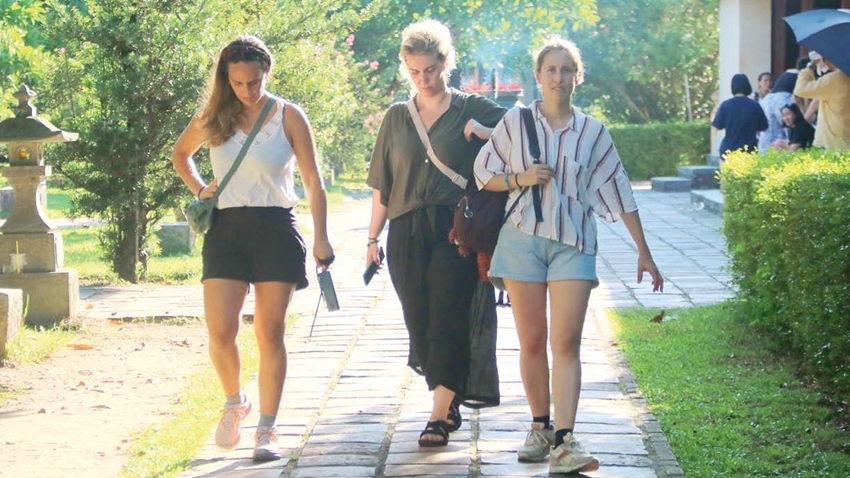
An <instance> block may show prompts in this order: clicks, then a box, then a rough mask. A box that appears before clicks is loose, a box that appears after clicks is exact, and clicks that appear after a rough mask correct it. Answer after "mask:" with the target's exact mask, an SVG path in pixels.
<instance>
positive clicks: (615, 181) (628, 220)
mask: <svg viewBox="0 0 850 478" xmlns="http://www.w3.org/2000/svg"><path fill="white" fill-rule="evenodd" d="M583 75H584V62H583V61H582V59H581V53H580V52H579V49H578V47H576V45H575V44H574V43H572V42H570V41H568V40H563V39H560V38H554V39H551V40H549V41H548V42H547V43H546V44H545V45H544V46H543V48H542V49H541V50H540V51H539V53H538V54H537V55H536V67H535V69H534V77H535V79H536V80H537V83H538V84H539V85H540V91H541V93H542V95H543V99H542V100H538V101H535V102H534V103H532V104H531V105H530V109H531V111H532V115H533V123H534V127H535V128H536V131H537V137H538V138H539V140H540V143H541V146H540V148H539V149H540V152H541V154H540V163H535V162H534V160H533V158H532V155H531V152H530V150H529V148H528V144H529V143H528V141H527V140H526V137H527V135H526V130H525V127H524V123H523V120H522V117H521V110H520V109H519V108H513V109H511V110H509V111H508V113H507V114H506V115H505V118H504V120H502V121H501V122H500V123H499V124H498V126H496V129H495V130H494V131H493V134H492V136H491V137H490V140H489V141H488V142H487V144H486V145H485V146H484V147H483V148H482V149H481V151H480V152H479V154H478V157H477V158H476V161H475V178H476V180H477V181H478V185H479V187H481V188H483V189H486V190H489V191H505V190H510V191H511V196H512V198H516V197H517V195H518V194H520V192H521V191H522V188H524V187H529V186H534V185H538V186H539V187H540V191H541V195H540V196H541V203H542V204H541V205H542V207H541V210H542V218H541V219H542V222H540V221H538V219H537V217H536V215H535V212H534V208H533V207H532V206H533V198H532V196H531V195H529V194H525V195H523V196H522V197H520V199H519V204H518V206H517V207H516V209H514V210H513V211H512V212H511V214H510V215H509V217H508V219H507V221H506V222H505V224H504V226H502V229H501V231H500V233H499V241H498V243H497V245H496V251H495V253H494V255H493V260H492V264H491V266H490V273H489V274H490V280H491V281H492V282H493V283H494V284H495V285H496V286H497V287H499V288H506V289H507V291H508V294H509V295H510V298H511V309H512V311H513V314H514V319H515V321H516V328H517V334H518V335H519V343H520V375H521V377H522V382H523V385H524V387H525V393H526V397H527V400H528V404H529V408H530V409H531V415H532V424H531V430H530V431H529V433H528V436H527V438H526V440H525V443H524V444H523V445H522V447H521V448H520V449H519V450H518V451H517V458H518V459H519V460H520V461H540V460H544V459H546V457H547V455H548V456H549V472H550V473H571V472H577V471H581V472H584V471H593V470H595V469H597V468H598V467H599V460H597V459H596V458H595V457H594V456H593V455H591V454H590V453H588V452H587V451H585V450H584V448H582V446H581V445H580V444H579V442H578V440H576V438H575V437H574V436H573V431H574V429H575V424H576V414H577V411H578V401H579V395H580V393H581V354H580V349H581V333H582V328H583V327H584V320H585V314H586V312H587V305H588V302H589V300H590V291H591V290H592V289H593V288H594V287H596V286H597V285H598V284H599V280H598V279H597V276H596V250H597V242H596V238H597V234H596V220H595V216H597V215H599V216H602V217H604V218H606V219H609V220H612V221H613V220H615V219H617V218H620V219H622V220H623V223H624V224H625V225H626V228H627V229H628V231H629V234H630V235H631V237H632V239H633V240H634V242H635V245H636V246H637V252H638V260H637V281H638V282H641V281H642V279H643V276H644V273H648V274H649V275H650V276H651V277H652V290H653V291H660V290H663V287H664V279H663V278H662V276H661V273H660V272H659V271H658V267H656V265H655V261H654V260H653V258H652V253H651V252H650V250H649V246H648V245H647V242H646V239H645V237H644V233H643V227H642V226H641V221H640V216H639V214H638V210H637V209H638V208H637V203H636V202H635V198H634V196H633V194H632V188H631V185H630V183H629V178H628V176H627V175H626V171H625V169H623V164H622V163H621V161H620V157H619V155H618V154H617V149H616V148H615V147H614V142H613V140H612V139H611V135H610V134H609V133H608V131H607V129H606V128H605V126H604V125H603V124H602V123H601V122H600V121H599V120H596V119H595V118H592V117H590V116H588V115H586V114H584V113H582V112H580V111H578V110H577V109H575V108H573V106H572V94H573V91H574V90H575V87H576V86H578V85H579V84H581V82H582V78H583ZM746 100H747V101H750V102H752V104H753V105H754V106H755V107H756V108H758V105H757V104H756V103H755V102H754V101H752V100H750V99H746ZM512 198H509V200H508V203H511V202H512V201H513V199H512ZM547 299H548V300H547ZM547 303H548V304H549V306H550V308H549V313H550V315H551V318H550V319H549V320H547V317H546V316H547V310H546V306H547ZM550 334H551V335H550ZM547 338H548V339H549V340H548V341H549V343H550V344H551V349H552V358H553V360H552V387H551V390H550V388H549V360H548V357H547ZM550 395H551V397H552V402H553V403H554V412H555V413H554V427H552V426H551V423H552V420H551V415H550V406H551V404H550Z"/></svg>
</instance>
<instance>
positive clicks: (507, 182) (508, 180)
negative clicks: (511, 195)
mask: <svg viewBox="0 0 850 478" xmlns="http://www.w3.org/2000/svg"><path fill="white" fill-rule="evenodd" d="M505 187H506V188H507V189H508V191H510V190H511V175H510V174H505Z"/></svg>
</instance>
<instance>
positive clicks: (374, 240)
mask: <svg viewBox="0 0 850 478" xmlns="http://www.w3.org/2000/svg"><path fill="white" fill-rule="evenodd" d="M379 242H381V239H380V238H379V237H370V238H369V242H367V243H366V247H372V246H374V245H375V244H378V243H379Z"/></svg>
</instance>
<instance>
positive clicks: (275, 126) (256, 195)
mask: <svg viewBox="0 0 850 478" xmlns="http://www.w3.org/2000/svg"><path fill="white" fill-rule="evenodd" d="M270 100H275V101H277V105H275V107H274V111H273V112H272V117H271V119H270V120H268V122H267V123H266V124H265V125H263V127H262V128H260V131H258V132H257V136H256V137H255V138H254V142H253V143H252V144H251V147H249V148H248V152H247V154H246V155H245V159H243V160H242V164H240V165H239V167H238V168H237V169H236V172H235V173H234V174H233V177H232V178H230V182H228V183H227V186H226V187H225V188H224V189H223V190H222V191H221V195H219V197H218V206H217V207H218V208H219V209H225V208H230V207H243V206H252V207H285V208H290V207H294V206H295V205H296V204H297V203H298V195H297V194H296V192H295V177H294V169H293V168H294V167H295V166H294V164H295V161H294V156H293V154H292V145H290V144H289V140H288V139H287V138H286V134H285V133H284V130H283V111H284V109H285V107H286V103H285V102H284V101H283V100H281V99H279V98H275V97H271V98H270ZM246 139H248V135H247V134H245V132H244V131H242V130H241V129H239V128H237V130H236V133H235V134H234V135H233V136H231V137H230V138H228V140H227V141H225V142H224V143H222V144H220V145H218V146H213V147H211V148H210V160H211V161H212V168H213V173H214V174H215V177H216V179H218V181H219V183H220V182H221V181H222V180H223V179H224V176H225V175H227V172H228V171H230V167H231V166H232V165H233V161H234V160H236V155H237V154H239V150H240V149H241V148H242V145H243V144H245V140H246Z"/></svg>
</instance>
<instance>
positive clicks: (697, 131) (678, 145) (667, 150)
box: [608, 121, 711, 181]
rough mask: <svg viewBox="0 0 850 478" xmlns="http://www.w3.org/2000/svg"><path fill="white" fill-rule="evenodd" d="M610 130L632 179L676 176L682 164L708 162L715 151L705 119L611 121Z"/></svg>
mask: <svg viewBox="0 0 850 478" xmlns="http://www.w3.org/2000/svg"><path fill="white" fill-rule="evenodd" d="M608 130H609V131H610V132H611V137H612V138H614V144H615V145H616V146H617V152H618V153H620V158H622V160H623V165H624V166H625V167H626V171H628V172H629V178H630V179H631V180H632V181H642V180H645V179H650V178H652V177H654V176H676V175H678V167H679V166H687V165H692V164H705V155H706V154H708V152H709V151H711V146H710V145H709V131H710V130H709V126H708V122H705V121H695V122H691V123H647V124H627V125H611V126H609V127H608Z"/></svg>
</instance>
